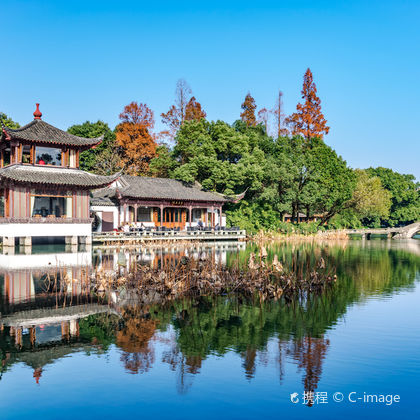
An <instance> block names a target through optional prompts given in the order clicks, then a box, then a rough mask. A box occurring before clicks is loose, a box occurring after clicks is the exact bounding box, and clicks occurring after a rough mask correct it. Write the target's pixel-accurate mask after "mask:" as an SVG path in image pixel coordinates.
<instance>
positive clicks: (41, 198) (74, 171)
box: [0, 104, 119, 247]
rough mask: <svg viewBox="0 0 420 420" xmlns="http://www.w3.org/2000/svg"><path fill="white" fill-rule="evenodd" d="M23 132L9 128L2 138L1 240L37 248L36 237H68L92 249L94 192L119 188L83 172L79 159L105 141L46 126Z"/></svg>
mask: <svg viewBox="0 0 420 420" xmlns="http://www.w3.org/2000/svg"><path fill="white" fill-rule="evenodd" d="M41 116H42V114H41V112H40V111H39V104H37V108H36V111H35V112H34V120H33V121H31V122H30V123H29V124H27V125H25V126H24V127H22V128H18V129H11V128H8V127H5V126H4V125H3V127H2V131H1V137H0V238H2V239H3V247H14V245H15V238H19V239H20V243H21V244H22V245H24V246H31V244H32V238H33V237H65V238H66V243H69V244H72V245H77V243H87V244H88V243H91V233H92V228H91V225H92V219H91V218H90V210H89V196H90V190H92V189H96V188H103V187H105V186H107V185H110V184H111V183H112V182H114V181H115V180H116V179H117V178H118V176H119V174H117V175H114V176H98V175H93V174H90V173H88V172H85V171H82V170H80V169H79V156H80V153H81V152H83V151H84V150H88V149H90V148H94V147H96V146H97V145H98V144H99V143H100V142H101V141H102V137H99V138H82V137H78V136H74V135H72V134H69V133H67V132H66V131H62V130H60V129H58V128H56V127H53V126H52V125H50V124H48V123H46V122H45V121H42V119H41Z"/></svg>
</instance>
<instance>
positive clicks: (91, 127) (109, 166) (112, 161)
mask: <svg viewBox="0 0 420 420" xmlns="http://www.w3.org/2000/svg"><path fill="white" fill-rule="evenodd" d="M67 131H68V132H69V133H70V134H73V135H75V136H79V137H85V138H95V137H100V136H102V135H103V136H104V139H103V141H102V142H101V143H100V144H99V145H98V146H97V147H96V148H95V149H89V150H86V151H84V152H82V153H81V154H80V169H83V170H85V171H89V172H94V173H97V174H100V175H110V174H113V173H115V172H116V171H118V169H119V167H120V166H119V160H120V159H119V156H118V149H117V146H116V142H115V131H112V130H111V129H110V128H109V126H108V124H107V123H104V122H103V121H97V122H96V123H91V122H89V121H86V122H84V123H83V124H79V125H73V126H71V127H70V128H69V129H68V130H67Z"/></svg>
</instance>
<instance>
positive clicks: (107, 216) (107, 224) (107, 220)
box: [102, 211, 114, 232]
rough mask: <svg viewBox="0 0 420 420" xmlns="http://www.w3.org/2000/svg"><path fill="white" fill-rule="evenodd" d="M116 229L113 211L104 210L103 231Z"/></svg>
mask: <svg viewBox="0 0 420 420" xmlns="http://www.w3.org/2000/svg"><path fill="white" fill-rule="evenodd" d="M112 230H114V213H113V212H112V211H103V212H102V232H111V231H112Z"/></svg>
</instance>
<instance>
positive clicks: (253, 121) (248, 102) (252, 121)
mask: <svg viewBox="0 0 420 420" xmlns="http://www.w3.org/2000/svg"><path fill="white" fill-rule="evenodd" d="M241 108H242V109H243V111H242V112H241V119H242V121H244V122H245V123H246V125H247V126H248V127H249V126H256V125H257V118H256V117H255V110H256V109H257V105H256V104H255V99H254V98H253V97H252V96H251V94H250V93H248V94H247V95H246V96H245V100H244V102H243V104H242V105H241Z"/></svg>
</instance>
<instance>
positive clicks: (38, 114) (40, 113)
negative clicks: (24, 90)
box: [34, 104, 42, 120]
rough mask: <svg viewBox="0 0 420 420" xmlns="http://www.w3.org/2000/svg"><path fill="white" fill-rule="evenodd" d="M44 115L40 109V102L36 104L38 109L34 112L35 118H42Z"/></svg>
mask: <svg viewBox="0 0 420 420" xmlns="http://www.w3.org/2000/svg"><path fill="white" fill-rule="evenodd" d="M41 117H42V112H41V111H40V110H39V104H36V110H35V112H34V120H40V119H41Z"/></svg>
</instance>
